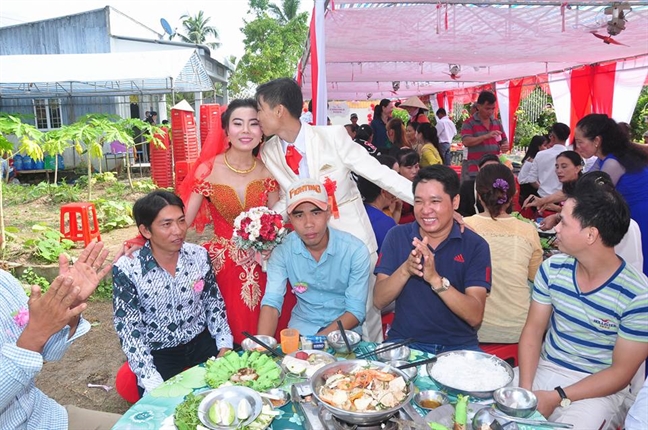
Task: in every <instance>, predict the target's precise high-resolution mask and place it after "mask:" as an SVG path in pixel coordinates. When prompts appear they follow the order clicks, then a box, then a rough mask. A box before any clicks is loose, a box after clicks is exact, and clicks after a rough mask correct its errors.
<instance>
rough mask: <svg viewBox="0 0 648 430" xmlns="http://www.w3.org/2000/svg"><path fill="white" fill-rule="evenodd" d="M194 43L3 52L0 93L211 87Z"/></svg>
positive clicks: (43, 94) (71, 93) (100, 92)
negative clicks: (60, 51)
mask: <svg viewBox="0 0 648 430" xmlns="http://www.w3.org/2000/svg"><path fill="white" fill-rule="evenodd" d="M210 90H213V85H212V83H211V80H210V79H209V76H208V75H207V71H206V70H205V68H204V66H203V63H202V61H201V60H200V56H199V55H198V53H197V52H196V50H195V49H170V50H157V51H143V52H119V53H108V54H57V55H3V56H0V97H2V98H43V97H67V96H86V97H93V96H119V95H131V94H166V93H171V92H172V91H181V92H194V91H210Z"/></svg>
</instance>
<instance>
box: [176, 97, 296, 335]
mask: <svg viewBox="0 0 648 430" xmlns="http://www.w3.org/2000/svg"><path fill="white" fill-rule="evenodd" d="M221 121H222V128H223V131H224V133H218V137H217V138H216V139H211V138H210V139H209V141H208V143H207V144H206V145H205V147H204V148H203V151H202V153H201V156H200V159H199V160H198V161H197V162H196V164H195V166H194V169H193V170H192V172H190V174H189V175H188V176H187V178H185V180H184V181H183V183H182V185H181V186H180V188H179V190H178V191H179V194H180V196H181V197H182V199H183V200H184V202H185V205H186V207H185V216H186V221H187V224H189V225H194V226H195V227H196V230H198V232H201V231H202V230H203V229H204V227H205V225H206V224H207V223H208V222H209V221H210V220H211V221H212V222H213V224H214V237H213V238H212V239H211V240H210V241H208V242H207V243H205V244H204V246H205V248H207V251H208V253H209V256H210V258H211V261H212V264H213V265H214V271H215V272H216V281H217V283H218V286H219V288H220V291H221V294H222V295H223V299H224V300H225V306H226V309H227V320H228V322H229V325H230V328H231V330H232V334H233V335H234V342H235V343H237V344H240V343H241V342H242V341H243V339H244V338H245V337H244V336H243V334H242V332H244V331H247V332H249V333H252V334H255V333H256V330H257V322H258V319H259V312H260V308H261V299H262V298H263V294H264V292H265V284H266V274H265V273H264V272H263V271H262V270H261V266H260V265H259V263H258V262H257V261H256V260H255V258H254V253H253V252H248V251H245V250H241V249H239V248H238V247H237V246H236V245H235V243H234V241H233V240H232V232H233V231H234V219H235V218H236V217H237V216H238V215H239V214H240V213H241V212H243V211H247V210H248V209H250V208H253V207H256V206H267V207H272V205H273V204H274V203H276V202H277V201H278V200H279V184H278V183H277V181H276V180H275V179H274V178H273V177H272V176H271V175H270V172H269V171H268V169H266V167H265V165H264V164H263V162H262V161H261V159H259V158H258V157H257V154H258V152H259V149H260V145H261V141H262V138H263V132H262V131H261V126H260V124H259V121H258V119H257V104H256V101H255V100H254V99H237V100H233V101H232V102H231V103H230V104H229V106H228V107H227V110H225V111H224V112H223V114H222V116H221ZM212 133H213V132H212ZM287 302H290V300H288V301H287ZM292 305H294V302H292V303H284V309H283V310H282V314H281V316H282V317H283V318H282V320H281V321H280V324H279V329H281V328H285V327H286V325H287V323H288V319H289V318H290V310H291V309H292ZM287 306H288V307H287ZM279 329H278V330H279Z"/></svg>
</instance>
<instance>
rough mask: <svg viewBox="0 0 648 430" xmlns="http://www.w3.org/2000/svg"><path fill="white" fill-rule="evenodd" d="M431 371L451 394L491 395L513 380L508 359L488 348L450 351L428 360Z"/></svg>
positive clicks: (433, 377)
mask: <svg viewBox="0 0 648 430" xmlns="http://www.w3.org/2000/svg"><path fill="white" fill-rule="evenodd" d="M427 373H428V375H430V378H432V380H433V381H434V382H436V383H437V385H439V386H440V387H441V388H444V389H445V390H446V391H448V392H449V393H451V394H468V395H470V396H472V397H474V398H477V399H489V398H491V397H493V392H494V391H495V390H497V389H499V388H502V387H506V386H507V385H509V384H510V383H511V381H512V380H513V368H512V367H511V366H510V365H509V364H508V363H507V362H506V361H504V360H502V359H500V358H498V357H496V356H494V355H490V354H486V353H484V352H476V351H450V352H443V353H441V354H439V355H437V356H436V360H434V361H432V362H430V363H428V364H427Z"/></svg>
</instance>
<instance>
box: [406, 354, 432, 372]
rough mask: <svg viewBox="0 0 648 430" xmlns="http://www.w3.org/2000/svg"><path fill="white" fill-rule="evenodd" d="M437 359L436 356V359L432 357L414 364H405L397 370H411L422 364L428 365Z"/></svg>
mask: <svg viewBox="0 0 648 430" xmlns="http://www.w3.org/2000/svg"><path fill="white" fill-rule="evenodd" d="M436 359H437V357H436V356H434V357H430V358H426V359H424V360H419V361H415V362H413V363H407V364H403V365H402V366H398V367H397V369H400V370H403V369H409V368H410V367H416V366H420V365H421V364H428V363H432V362H433V361H436Z"/></svg>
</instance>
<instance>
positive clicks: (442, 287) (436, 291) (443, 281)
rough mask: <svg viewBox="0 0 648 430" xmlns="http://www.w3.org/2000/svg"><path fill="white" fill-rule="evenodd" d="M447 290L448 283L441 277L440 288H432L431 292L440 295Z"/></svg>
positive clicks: (446, 279)
mask: <svg viewBox="0 0 648 430" xmlns="http://www.w3.org/2000/svg"><path fill="white" fill-rule="evenodd" d="M430 286H431V287H432V285H430ZM449 288H450V281H449V280H448V278H444V277H443V276H442V277H441V286H440V287H439V288H434V287H432V291H434V292H435V293H437V294H438V293H442V292H444V291H448V289H449Z"/></svg>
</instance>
